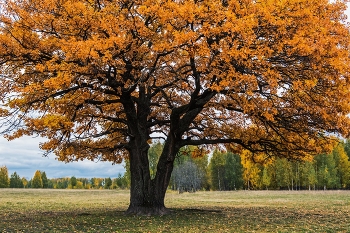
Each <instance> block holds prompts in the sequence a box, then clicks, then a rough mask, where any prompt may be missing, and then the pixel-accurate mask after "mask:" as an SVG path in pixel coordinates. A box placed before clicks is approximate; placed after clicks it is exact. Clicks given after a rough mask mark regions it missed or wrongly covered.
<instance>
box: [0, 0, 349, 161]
mask: <svg viewBox="0 0 350 233" xmlns="http://www.w3.org/2000/svg"><path fill="white" fill-rule="evenodd" d="M0 9H1V14H0V82H1V85H0V98H1V108H0V117H1V119H2V121H1V126H2V128H1V129H2V130H4V132H3V133H5V134H6V136H7V137H8V138H9V139H14V138H17V137H20V136H22V135H39V136H42V137H45V138H47V139H48V141H47V142H44V143H43V144H41V148H42V149H43V150H46V151H47V152H54V153H56V155H57V156H58V159H59V160H62V161H66V162H68V161H73V160H82V159H90V160H94V159H96V158H99V159H101V160H106V161H113V162H115V163H119V162H121V161H122V159H123V158H124V156H125V152H126V151H128V150H129V149H130V144H129V143H130V140H131V138H137V137H140V138H141V139H142V140H141V139H140V144H141V145H142V146H144V147H147V145H148V143H147V142H149V139H152V138H159V137H163V138H168V137H169V135H175V136H174V137H175V138H176V143H177V144H176V145H177V147H181V146H185V145H202V144H216V143H228V144H230V145H231V148H234V149H235V150H240V149H242V148H245V149H248V150H250V151H252V152H254V153H255V154H259V153H265V154H267V155H278V156H284V157H292V158H300V157H305V156H309V154H314V153H320V152H321V151H329V150H330V147H331V143H330V141H332V140H334V139H332V137H331V135H343V136H347V135H348V134H349V127H350V121H349V118H348V116H347V114H348V113H349V110H350V104H349V97H350V96H349V95H350V93H349V90H350V79H349V64H350V63H349V38H350V37H349V28H348V26H346V24H345V14H344V10H345V9H346V5H345V1H331V2H330V1H327V0H317V1H316V0H261V1H254V0H241V1H238V0H220V1H219V0H156V1H155V0H152V1H150V0H136V1H129V0H24V1H15V0H0Z"/></svg>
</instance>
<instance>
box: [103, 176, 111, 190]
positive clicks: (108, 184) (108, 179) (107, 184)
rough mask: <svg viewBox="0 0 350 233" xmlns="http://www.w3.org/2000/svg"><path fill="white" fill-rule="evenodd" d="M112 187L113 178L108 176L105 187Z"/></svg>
mask: <svg viewBox="0 0 350 233" xmlns="http://www.w3.org/2000/svg"><path fill="white" fill-rule="evenodd" d="M111 187H112V179H111V178H110V177H108V178H106V179H105V183H104V188H105V189H111Z"/></svg>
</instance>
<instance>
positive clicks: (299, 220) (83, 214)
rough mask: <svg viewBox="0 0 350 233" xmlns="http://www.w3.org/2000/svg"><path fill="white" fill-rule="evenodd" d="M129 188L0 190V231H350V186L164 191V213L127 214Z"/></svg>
mask: <svg viewBox="0 0 350 233" xmlns="http://www.w3.org/2000/svg"><path fill="white" fill-rule="evenodd" d="M128 202H129V192H128V191H115V190H35V189H0V232H3V233H4V232H350V191H237V192H196V193H183V194H178V193H176V192H169V193H167V197H166V204H167V207H169V208H171V209H172V212H171V214H169V215H166V216H154V217H142V216H141V217H140V216H125V215H124V211H125V210H126V209H127V207H128Z"/></svg>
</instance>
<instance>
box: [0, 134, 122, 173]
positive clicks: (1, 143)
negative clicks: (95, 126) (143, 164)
mask: <svg viewBox="0 0 350 233" xmlns="http://www.w3.org/2000/svg"><path fill="white" fill-rule="evenodd" d="M44 141H45V139H43V138H34V137H28V136H26V137H22V138H19V139H15V140H13V141H7V140H6V139H5V138H3V137H1V136H0V167H2V166H6V167H7V169H8V173H9V175H11V174H12V173H13V172H17V174H18V175H19V176H20V177H26V178H27V179H31V178H32V177H33V176H34V173H35V171H36V170H40V171H45V173H46V175H47V177H48V178H60V177H72V176H75V177H77V178H92V177H99V178H107V177H111V178H115V177H117V176H118V174H119V173H121V174H123V173H124V172H125V169H124V167H123V165H121V164H116V165H112V163H111V162H92V161H79V162H71V163H64V162H61V161H58V160H56V159H55V157H56V156H55V155H54V154H50V155H49V156H48V157H44V156H43V151H41V150H40V149H39V143H40V142H44Z"/></svg>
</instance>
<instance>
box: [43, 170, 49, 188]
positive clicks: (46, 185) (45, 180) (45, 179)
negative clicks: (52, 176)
mask: <svg viewBox="0 0 350 233" xmlns="http://www.w3.org/2000/svg"><path fill="white" fill-rule="evenodd" d="M41 180H42V182H43V188H48V187H49V180H48V179H47V176H46V173H45V172H41Z"/></svg>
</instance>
